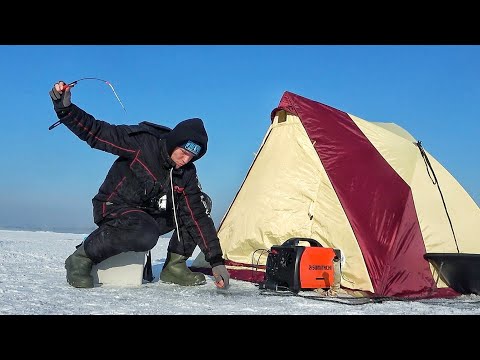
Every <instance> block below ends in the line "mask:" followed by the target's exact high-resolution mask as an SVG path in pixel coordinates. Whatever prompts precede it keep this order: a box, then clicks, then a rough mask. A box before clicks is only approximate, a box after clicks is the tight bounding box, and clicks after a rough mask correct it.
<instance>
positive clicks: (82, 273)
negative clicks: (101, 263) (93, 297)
mask: <svg viewBox="0 0 480 360" xmlns="http://www.w3.org/2000/svg"><path fill="white" fill-rule="evenodd" d="M92 266H93V261H92V260H90V259H89V258H88V256H87V254H86V253H85V249H84V247H83V243H82V244H81V245H80V246H79V247H78V248H77V250H75V252H74V253H73V254H72V255H70V256H69V257H68V258H67V260H65V269H66V270H67V282H68V283H69V284H70V285H72V286H74V287H76V288H92V287H93V276H92V275H91V274H90V272H91V271H92Z"/></svg>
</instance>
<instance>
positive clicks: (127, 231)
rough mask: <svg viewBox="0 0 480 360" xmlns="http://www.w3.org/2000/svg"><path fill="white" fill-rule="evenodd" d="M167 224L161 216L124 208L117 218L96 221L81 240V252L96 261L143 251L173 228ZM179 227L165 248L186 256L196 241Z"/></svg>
mask: <svg viewBox="0 0 480 360" xmlns="http://www.w3.org/2000/svg"><path fill="white" fill-rule="evenodd" d="M171 224H172V219H168V218H167V217H165V216H155V217H153V216H151V215H149V214H148V213H146V212H144V211H141V210H138V209H127V210H125V211H123V212H122V213H121V214H120V215H119V216H118V217H114V218H106V219H104V220H103V221H102V222H100V223H99V224H98V228H97V229H95V230H94V231H93V232H92V233H91V234H90V235H89V236H88V237H87V238H86V239H85V241H84V248H85V253H86V254H87V256H88V257H89V258H90V259H91V260H92V261H93V263H94V264H98V263H100V262H102V261H103V260H105V259H107V258H109V257H112V256H114V255H118V254H120V253H122V252H127V251H136V252H142V251H143V252H146V251H148V250H151V249H152V248H153V247H154V246H155V245H156V244H157V241H158V238H159V237H160V236H161V235H164V234H166V233H168V232H170V231H172V230H174V229H175V225H173V226H172V225H171ZM173 224H174V223H173ZM179 230H180V234H181V236H180V240H179V239H178V236H177V231H176V230H175V231H174V232H173V235H172V237H171V238H170V242H169V245H168V251H169V252H174V253H176V254H180V255H183V256H186V257H190V256H192V254H193V251H194V250H195V247H196V246H197V244H196V243H195V241H194V240H193V239H192V237H191V236H190V234H189V233H188V232H187V231H182V229H181V228H180V229H179Z"/></svg>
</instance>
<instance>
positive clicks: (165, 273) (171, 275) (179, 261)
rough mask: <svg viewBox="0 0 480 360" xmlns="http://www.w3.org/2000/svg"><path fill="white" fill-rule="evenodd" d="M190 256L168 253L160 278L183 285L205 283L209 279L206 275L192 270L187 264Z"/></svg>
mask: <svg viewBox="0 0 480 360" xmlns="http://www.w3.org/2000/svg"><path fill="white" fill-rule="evenodd" d="M187 259H188V257H186V256H183V255H179V254H175V253H172V252H168V253H167V259H166V260H165V264H164V265H163V269H162V272H161V273H160V280H162V281H163V282H167V283H173V284H177V285H183V286H193V285H203V284H205V283H206V282H207V281H206V280H205V275H203V274H202V273H199V272H193V271H191V270H190V269H189V268H188V267H187V264H186V261H187Z"/></svg>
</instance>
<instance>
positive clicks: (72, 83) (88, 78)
mask: <svg viewBox="0 0 480 360" xmlns="http://www.w3.org/2000/svg"><path fill="white" fill-rule="evenodd" d="M82 80H98V81H102V82H104V83H105V84H107V85H108V86H110V88H111V89H112V91H113V93H114V94H115V97H116V98H117V100H118V102H119V103H120V105H121V106H122V108H123V110H124V111H125V112H127V110H126V109H125V106H123V103H122V101H121V100H120V98H119V97H118V95H117V92H116V91H115V89H114V87H113V85H112V84H111V83H110V82H108V81H107V80H103V79H99V78H96V77H84V78H81V79H78V80H75V81H72V82H71V83H69V84H67V86H66V87H65V89H64V90H63V91H65V90H67V89H68V88H71V87H74V86H75V85H77V83H78V82H79V81H82ZM61 123H62V120H58V121H57V122H55V123H53V124H52V125H50V127H49V128H48V130H52V129H53V128H55V127H57V126H58V125H60V124H61Z"/></svg>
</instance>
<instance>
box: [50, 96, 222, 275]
mask: <svg viewBox="0 0 480 360" xmlns="http://www.w3.org/2000/svg"><path fill="white" fill-rule="evenodd" d="M57 116H58V118H59V119H60V120H61V121H62V123H63V124H65V125H66V126H67V127H68V128H69V129H70V130H71V131H72V132H73V133H74V134H75V135H77V136H78V137H79V138H80V139H81V140H83V141H85V142H87V144H88V145H89V146H90V147H92V148H94V149H98V150H102V151H106V152H108V153H111V154H114V155H117V156H118V158H117V159H116V160H115V162H114V163H113V165H112V167H111V168H110V170H109V171H108V174H107V176H106V178H105V180H104V182H103V184H102V185H101V186H100V189H99V191H98V193H97V195H95V197H94V198H93V200H92V203H93V213H94V221H95V223H97V224H98V223H100V222H101V221H102V220H103V219H104V218H105V217H107V216H108V217H115V216H116V215H117V214H120V213H121V212H122V210H123V209H126V208H132V207H134V208H138V209H142V210H143V211H145V212H147V213H149V214H151V215H152V216H156V215H159V210H158V199H159V198H160V197H162V196H163V195H165V194H166V195H167V209H170V210H169V211H170V212H171V213H172V214H171V215H172V216H173V211H172V210H173V207H172V204H173V202H172V194H171V186H170V174H172V175H173V177H172V181H173V188H174V191H173V192H174V200H175V205H176V208H175V209H176V210H175V211H176V215H177V221H178V225H179V227H181V228H182V229H181V230H184V231H185V230H186V231H188V233H189V234H190V235H191V237H192V238H193V239H195V242H196V243H197V244H198V246H199V247H200V249H201V250H202V252H203V253H204V254H205V259H206V260H207V261H208V262H209V263H210V265H211V266H212V267H213V266H215V265H219V264H223V263H224V260H223V258H222V255H223V254H222V250H221V247H220V241H219V239H218V237H217V233H216V229H215V226H214V223H213V220H212V219H211V217H210V215H209V213H208V211H206V208H205V206H204V204H203V203H202V198H201V195H202V189H201V186H200V184H199V181H198V178H197V170H196V168H195V165H194V164H193V161H195V160H198V159H199V158H200V157H202V156H203V155H204V154H205V152H206V148H207V140H208V139H207V136H206V133H205V130H204V129H203V123H202V122H201V120H200V119H193V120H194V121H193V123H194V124H200V125H201V129H203V133H202V132H201V131H200V132H199V131H193V130H192V129H190V131H189V130H188V129H185V126H183V127H182V125H183V124H182V123H183V122H182V123H180V124H179V125H180V126H179V125H177V127H178V128H181V130H182V131H176V130H177V127H175V129H174V130H173V131H172V130H171V129H170V128H168V127H164V126H161V125H156V124H152V123H149V122H142V123H140V124H138V125H113V124H109V123H107V122H105V121H102V120H97V119H95V118H94V117H93V116H92V115H90V114H88V113H86V112H85V111H84V110H82V109H80V108H79V107H78V106H76V105H75V104H71V105H70V106H69V107H68V108H65V109H62V110H58V111H57ZM190 120H192V119H190ZM188 123H189V124H190V123H192V122H188ZM194 130H196V129H194ZM187 140H192V141H195V142H197V143H198V144H201V145H202V151H201V153H200V154H199V155H198V156H197V157H195V158H193V159H192V161H190V162H189V163H188V164H186V165H184V166H182V167H181V168H179V169H175V163H174V162H173V161H172V159H171V158H170V156H169V153H168V151H167V146H169V147H172V146H174V145H179V144H182V143H185V142H186V141H187Z"/></svg>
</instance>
